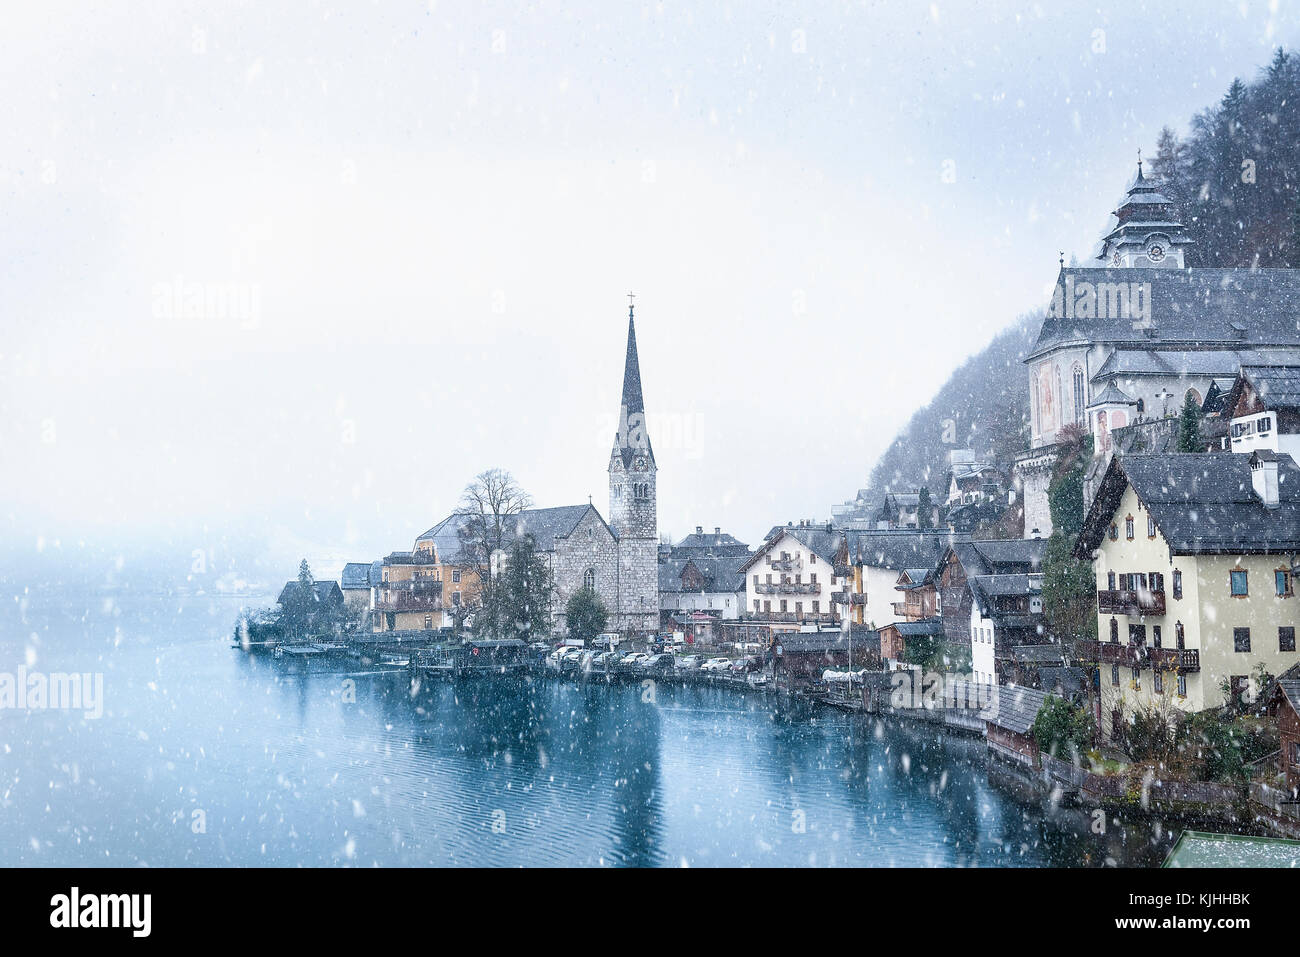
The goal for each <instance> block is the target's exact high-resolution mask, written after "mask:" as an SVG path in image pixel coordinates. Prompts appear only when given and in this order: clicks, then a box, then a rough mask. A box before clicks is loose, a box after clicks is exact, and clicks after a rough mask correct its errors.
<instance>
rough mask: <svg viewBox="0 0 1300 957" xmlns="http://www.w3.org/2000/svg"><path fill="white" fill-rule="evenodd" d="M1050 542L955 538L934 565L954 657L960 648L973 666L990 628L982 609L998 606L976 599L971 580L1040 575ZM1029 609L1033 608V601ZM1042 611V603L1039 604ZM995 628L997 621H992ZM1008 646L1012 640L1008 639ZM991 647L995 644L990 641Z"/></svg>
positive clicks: (945, 626)
mask: <svg viewBox="0 0 1300 957" xmlns="http://www.w3.org/2000/svg"><path fill="white" fill-rule="evenodd" d="M1046 554H1047V542H1046V540H1045V539H1041V538H1026V539H1012V540H995V541H969V540H963V541H954V542H953V543H952V544H950V545H948V546H947V547H946V548H945V549H944V550H943V554H942V555H941V556H940V558H939V561H938V563H937V565H936V569H935V581H936V587H937V588H938V592H939V605H938V607H939V608H940V610H941V614H942V618H943V626H944V637H945V640H946V641H947V643H948V646H949V649H950V651H951V653H952V655H953V656H954V657H957V656H958V655H959V654H960V653H961V652H965V653H966V654H969V655H970V658H971V662H972V668H974V660H975V658H976V653H975V652H976V645H977V644H980V643H981V639H982V637H983V636H982V635H980V634H979V632H980V630H981V629H986V628H989V627H990V626H989V624H988V623H985V621H984V616H983V613H982V612H983V610H987V609H989V608H991V607H996V603H992V605H990V604H985V605H984V606H983V608H981V607H979V606H977V605H976V603H975V592H974V591H973V590H972V588H971V584H970V583H971V580H972V579H975V578H983V577H988V576H1003V575H1023V576H1026V577H1027V578H1028V577H1029V576H1034V577H1041V573H1042V567H1043V558H1044V556H1045V555H1046ZM1029 610H1030V612H1031V613H1033V611H1034V609H1033V607H1032V605H1031V607H1030V609H1029ZM1039 612H1040V613H1041V607H1040V608H1039ZM993 628H994V630H996V624H994V625H993ZM1006 644H1007V647H1011V646H1012V643H1010V642H1007V643H1006ZM988 647H989V648H990V649H991V648H994V647H995V644H993V643H990V644H989V646H988ZM980 670H981V671H987V672H990V673H994V672H995V671H996V669H993V668H987V667H983V668H981V669H980Z"/></svg>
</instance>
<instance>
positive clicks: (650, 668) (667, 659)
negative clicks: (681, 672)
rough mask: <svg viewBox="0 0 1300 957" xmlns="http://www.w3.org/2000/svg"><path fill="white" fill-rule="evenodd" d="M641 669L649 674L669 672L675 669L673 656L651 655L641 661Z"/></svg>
mask: <svg viewBox="0 0 1300 957" xmlns="http://www.w3.org/2000/svg"><path fill="white" fill-rule="evenodd" d="M639 670H641V671H644V672H646V673H647V674H667V673H669V672H671V671H672V670H673V656H672V655H670V654H658V655H651V656H650V657H649V658H647V659H646V660H645V661H643V662H641V664H640V666H639Z"/></svg>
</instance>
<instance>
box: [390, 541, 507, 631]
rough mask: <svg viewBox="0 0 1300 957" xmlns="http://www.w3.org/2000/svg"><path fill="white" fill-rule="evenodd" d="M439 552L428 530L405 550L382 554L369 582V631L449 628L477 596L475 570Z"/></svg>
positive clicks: (470, 606)
mask: <svg viewBox="0 0 1300 957" xmlns="http://www.w3.org/2000/svg"><path fill="white" fill-rule="evenodd" d="M451 558H452V556H443V555H442V554H441V553H440V552H439V549H438V547H437V543H436V542H435V541H434V540H433V538H432V537H431V536H427V535H426V536H421V538H420V539H419V540H417V541H416V543H415V548H414V549H413V550H412V551H409V552H393V553H392V554H391V555H388V556H387V557H385V558H384V561H383V567H382V571H381V577H380V581H379V584H378V585H377V586H376V587H375V599H374V615H373V617H372V621H373V622H374V630H375V631H416V630H429V629H435V628H450V627H452V625H453V624H454V623H455V617H456V615H457V614H459V613H461V610H462V609H468V608H472V607H473V606H474V605H475V604H476V602H477V599H478V594H479V589H480V587H481V585H480V579H479V571H478V569H477V568H476V567H475V566H473V565H472V564H464V563H456V562H452V561H451V560H450V559H451Z"/></svg>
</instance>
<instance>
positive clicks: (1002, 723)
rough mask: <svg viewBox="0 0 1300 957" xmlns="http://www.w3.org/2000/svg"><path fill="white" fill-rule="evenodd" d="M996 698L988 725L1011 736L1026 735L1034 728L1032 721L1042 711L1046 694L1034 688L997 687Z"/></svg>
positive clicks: (1017, 686) (1016, 686)
mask: <svg viewBox="0 0 1300 957" xmlns="http://www.w3.org/2000/svg"><path fill="white" fill-rule="evenodd" d="M996 697H997V711H996V713H995V714H994V715H993V716H992V717H990V718H989V719H988V723H989V724H992V725H996V726H997V727H999V728H1006V729H1007V730H1008V731H1010V732H1012V733H1013V734H1028V733H1029V732H1030V730H1031V729H1032V728H1033V727H1034V719H1035V718H1037V717H1038V712H1039V711H1040V710H1042V707H1043V703H1044V702H1045V701H1046V700H1047V698H1048V694H1047V692H1046V691H1039V690H1037V689H1036V688H1022V687H1020V686H1019V685H999V686H998V689H997V695H996Z"/></svg>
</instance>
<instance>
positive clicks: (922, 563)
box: [846, 528, 954, 572]
mask: <svg viewBox="0 0 1300 957" xmlns="http://www.w3.org/2000/svg"><path fill="white" fill-rule="evenodd" d="M846 535H847V538H848V544H849V559H850V560H851V561H852V562H853V563H854V564H859V565H868V566H870V567H872V568H887V569H889V570H890V571H899V572H901V571H903V570H904V569H907V568H920V567H930V568H933V567H935V566H936V565H937V564H938V562H939V556H940V555H942V554H943V552H944V550H945V549H946V548H947V547H948V545H949V543H950V542H952V541H954V535H953V533H952V532H949V531H948V530H947V529H923V530H921V529H911V528H909V529H888V530H886V529H878V530H876V531H858V530H853V531H849V532H847V533H846Z"/></svg>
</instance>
